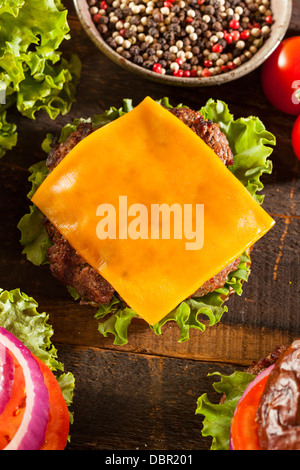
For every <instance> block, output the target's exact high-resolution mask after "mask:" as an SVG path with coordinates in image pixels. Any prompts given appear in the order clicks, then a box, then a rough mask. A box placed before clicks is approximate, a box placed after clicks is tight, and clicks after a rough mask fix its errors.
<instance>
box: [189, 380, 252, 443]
mask: <svg viewBox="0 0 300 470" xmlns="http://www.w3.org/2000/svg"><path fill="white" fill-rule="evenodd" d="M208 375H209V376H212V375H218V376H219V377H220V381H219V382H215V383H214V384H213V387H214V389H215V391H216V392H218V393H220V394H221V396H222V397H223V396H224V395H225V400H224V401H222V403H217V404H215V403H212V402H211V401H210V400H209V398H208V396H207V393H204V394H203V395H201V396H200V397H199V398H198V400H197V408H196V414H197V415H202V416H203V417H204V419H203V423H202V424H203V427H202V430H201V433H202V435H203V436H204V437H207V436H210V437H212V444H211V450H229V442H230V426H231V421H232V418H233V414H234V410H235V408H236V406H237V403H238V401H239V400H240V398H241V396H242V395H243V393H244V391H245V389H246V387H247V385H248V384H249V383H250V382H252V380H254V377H255V376H254V375H252V374H248V373H247V372H239V371H236V372H234V373H233V374H231V375H229V376H228V375H222V374H221V373H219V372H214V373H212V374H208Z"/></svg>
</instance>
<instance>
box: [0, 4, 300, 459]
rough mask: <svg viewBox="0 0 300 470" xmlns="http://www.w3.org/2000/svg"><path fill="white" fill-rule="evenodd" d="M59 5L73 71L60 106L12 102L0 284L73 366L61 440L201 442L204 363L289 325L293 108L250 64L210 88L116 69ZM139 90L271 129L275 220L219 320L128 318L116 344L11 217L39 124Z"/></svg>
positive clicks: (81, 443)
mask: <svg viewBox="0 0 300 470" xmlns="http://www.w3.org/2000/svg"><path fill="white" fill-rule="evenodd" d="M65 5H66V7H67V8H68V9H69V23H70V26H71V33H72V39H71V40H70V41H66V42H65V43H64V45H63V50H64V52H65V53H66V54H67V55H68V54H69V52H70V51H73V52H74V51H75V52H77V53H78V54H79V56H80V58H81V60H82V64H83V71H82V80H81V84H80V86H79V89H78V95H77V102H76V104H75V105H74V106H73V108H72V111H71V112H70V113H69V115H67V116H64V117H58V118H57V120H56V121H51V120H50V119H48V118H47V117H46V116H45V115H44V114H43V115H40V116H39V117H38V119H37V120H36V121H30V120H28V119H26V118H22V117H20V115H18V113H17V112H14V111H12V112H11V115H10V118H11V120H14V122H16V123H17V124H18V128H19V142H18V145H17V147H16V148H15V149H14V150H13V151H11V152H10V153H8V154H7V156H6V157H5V158H3V159H2V160H1V162H0V168H1V170H0V194H1V199H0V213H1V219H2V220H1V222H2V223H1V229H0V259H1V265H0V285H1V287H2V288H4V289H13V288H16V287H19V288H21V290H22V291H23V292H26V293H27V294H28V295H30V296H32V297H34V298H35V299H36V300H37V301H38V302H39V305H40V311H47V312H48V313H49V315H50V320H49V322H50V323H51V324H52V325H53V327H54V330H55V335H54V337H53V341H54V343H55V345H56V346H57V348H58V352H59V358H60V360H61V361H62V362H64V363H65V367H66V370H67V371H68V370H70V371H72V372H73V373H74V375H75V377H76V389H75V397H74V404H73V411H74V416H75V422H74V425H73V426H72V428H71V436H72V439H71V443H70V444H69V445H68V449H70V450H79V449H80V450H96V449H97V450H99V449H129V450H134V449H145V450H157V449H159V450H172V449H173V450H176V449H177V450H191V449H208V448H209V446H210V440H209V439H203V438H202V436H201V432H200V430H201V418H200V417H199V416H195V408H196V400H197V398H198V396H199V395H201V394H202V393H204V392H205V391H208V392H209V393H210V396H211V398H213V395H212V394H211V390H212V388H211V383H212V381H213V379H212V378H209V377H207V374H208V373H209V372H212V371H215V370H220V371H223V372H225V373H231V372H233V371H234V370H235V369H237V368H239V369H241V368H243V367H245V366H247V365H248V364H249V363H251V362H252V360H255V359H259V358H260V357H262V356H264V355H266V354H267V353H268V352H270V351H271V350H272V349H273V347H274V346H276V345H278V344H279V343H282V342H290V341H291V340H292V339H294V338H296V337H297V336H300V314H299V304H300V289H299V285H300V279H299V273H300V270H299V266H300V249H299V248H300V247H299V234H300V191H299V190H300V180H299V176H300V165H299V162H298V161H297V159H296V157H295V156H294V154H293V151H292V147H291V141H290V136H291V129H292V125H293V122H294V118H293V117H290V116H287V115H284V114H282V113H280V112H279V111H277V110H276V109H274V108H273V107H272V106H271V105H270V104H269V103H268V102H267V100H266V98H265V97H264V94H263V92H262V88H261V84H260V70H257V71H255V72H253V73H251V74H250V75H249V76H247V77H245V78H242V79H239V80H238V81H236V82H233V83H230V84H226V85H222V86H220V87H212V88H203V89H202V88H191V89H188V88H179V87H171V86H163V85H161V84H156V83H153V82H150V81H144V80H142V79H141V78H140V77H137V76H135V75H132V74H131V73H129V72H127V71H125V70H123V69H121V68H120V67H119V66H117V65H115V64H114V63H112V62H111V61H110V60H108V59H107V58H106V57H105V56H104V55H103V54H102V53H101V52H99V51H98V50H97V49H96V47H95V46H94V45H93V44H92V43H91V41H90V40H89V39H88V38H87V36H86V34H85V33H84V32H83V30H82V28H81V26H80V23H79V21H78V19H77V17H76V14H75V11H74V8H73V4H72V1H71V0H65ZM299 25H300V5H299V2H298V1H297V0H295V1H294V11H293V18H292V21H291V24H290V29H289V31H288V35H289V36H290V35H295V34H298V35H299V34H300V26H299ZM146 95H149V96H151V97H152V98H154V99H159V98H161V97H164V96H168V97H169V98H170V102H171V103H172V104H174V105H175V104H177V103H180V102H181V103H184V104H185V105H187V106H190V107H191V108H194V109H199V108H200V107H201V106H202V105H203V104H204V103H205V102H206V101H207V100H208V99H209V98H211V97H212V98H214V99H222V100H224V101H226V102H227V103H228V105H229V108H230V110H231V112H232V113H234V115H235V117H240V116H248V115H251V114H252V115H257V116H259V117H260V118H261V119H262V121H263V122H264V123H265V125H266V127H267V129H268V130H269V131H271V132H273V133H274V134H275V135H276V137H277V146H276V149H275V150H274V153H273V154H272V161H273V164H274V171H273V174H272V176H271V177H269V176H268V177H267V178H265V180H264V182H265V189H264V194H265V203H264V208H265V209H266V210H267V211H268V212H269V213H270V214H271V215H272V216H273V217H274V219H275V221H276V225H275V227H274V229H272V230H271V231H270V232H269V233H268V234H267V235H266V236H265V237H264V238H263V239H262V240H261V241H259V242H258V243H257V244H256V245H255V248H254V250H253V255H252V259H253V264H252V273H251V276H250V279H249V282H248V283H247V285H245V287H244V294H243V296H242V297H238V296H233V297H232V298H231V299H230V300H229V301H228V303H227V306H228V309H229V312H228V313H226V314H225V315H224V316H223V319H222V321H221V323H219V324H218V325H216V326H213V327H211V328H207V329H206V331H205V332H204V333H201V332H199V331H192V332H191V338H190V341H189V342H186V343H183V344H179V343H178V342H177V340H178V331H179V330H178V328H177V326H176V325H171V324H168V325H167V326H165V327H164V328H163V334H162V335H161V336H155V335H154V333H152V332H151V331H150V329H149V327H148V326H146V325H142V324H134V325H132V326H131V327H130V330H129V343H128V344H127V345H126V346H122V347H117V346H114V345H113V340H112V338H111V337H109V338H103V337H102V336H100V334H99V333H98V331H97V321H96V320H95V319H94V310H92V309H91V308H89V307H82V306H79V305H77V304H76V303H75V302H74V301H73V300H72V299H71V298H70V296H69V294H68V293H67V292H66V290H65V288H64V287H63V286H61V285H60V283H59V282H57V281H56V280H55V279H54V278H53V277H52V275H51V274H50V271H49V269H48V267H47V266H44V267H41V268H37V267H34V266H33V265H31V264H30V263H29V262H27V261H26V260H25V259H24V257H23V256H22V255H21V251H22V249H21V246H20V244H19V238H20V234H19V231H18V230H17V228H16V227H17V223H18V221H19V219H20V218H21V217H22V215H23V214H24V213H26V212H27V209H28V201H27V198H26V194H27V192H28V189H29V186H28V182H27V177H28V173H27V169H28V167H29V166H30V165H31V164H33V163H34V162H37V161H40V160H42V159H43V158H44V154H43V152H42V151H41V148H40V147H41V142H42V141H43V139H44V136H45V134H46V133H47V132H52V133H58V132H59V131H60V128H61V126H62V125H63V124H65V123H67V122H69V121H71V120H72V119H73V118H75V117H89V116H93V115H94V114H97V113H100V112H103V111H104V110H105V109H107V108H109V107H110V106H116V107H119V106H121V105H122V99H123V98H132V99H133V102H134V104H138V103H139V102H140V101H141V100H142V99H143V98H144V97H145V96H146Z"/></svg>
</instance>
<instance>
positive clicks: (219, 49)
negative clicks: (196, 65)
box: [212, 44, 223, 52]
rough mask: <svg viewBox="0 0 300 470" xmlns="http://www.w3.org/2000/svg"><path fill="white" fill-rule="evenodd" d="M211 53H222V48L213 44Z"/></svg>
mask: <svg viewBox="0 0 300 470" xmlns="http://www.w3.org/2000/svg"><path fill="white" fill-rule="evenodd" d="M212 51H213V52H222V51H223V47H222V46H221V44H214V46H213V47H212Z"/></svg>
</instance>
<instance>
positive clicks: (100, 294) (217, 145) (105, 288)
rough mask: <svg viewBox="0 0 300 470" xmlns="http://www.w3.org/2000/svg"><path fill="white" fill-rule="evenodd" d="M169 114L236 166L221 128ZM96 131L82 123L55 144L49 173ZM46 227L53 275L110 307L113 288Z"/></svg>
mask: <svg viewBox="0 0 300 470" xmlns="http://www.w3.org/2000/svg"><path fill="white" fill-rule="evenodd" d="M170 112H171V113H172V114H174V115H175V116H176V117H178V119H180V120H181V121H182V122H184V123H185V124H186V125H187V126H189V128H190V129H191V130H192V131H193V132H195V133H196V134H197V135H198V136H199V137H200V138H201V139H203V140H204V142H206V144H207V145H208V146H209V147H211V148H212V150H214V152H215V153H216V154H217V155H218V157H219V158H220V159H221V161H222V162H223V163H224V164H225V165H226V166H229V165H232V164H233V155H232V151H231V149H230V147H229V143H228V141H227V138H226V136H225V135H224V134H223V133H222V132H221V130H220V127H219V125H218V124H215V123H213V122H212V121H209V120H205V119H204V117H203V116H202V115H201V114H200V113H199V112H197V111H193V110H191V109H188V108H180V109H179V108H173V109H171V110H170ZM93 131H94V129H93V127H92V125H91V124H89V123H81V124H79V126H78V128H77V130H75V131H74V132H72V133H71V134H70V136H69V137H68V138H67V139H66V140H65V141H64V142H62V143H59V142H55V141H54V142H53V144H52V149H51V151H50V152H49V155H48V158H47V162H46V163H47V167H48V168H49V172H51V171H52V170H53V168H55V167H56V165H58V164H59V163H60V162H61V161H62V160H63V158H64V157H65V156H66V155H67V154H68V153H69V152H70V151H71V150H72V149H73V148H74V147H75V146H76V145H77V144H78V143H79V142H80V141H81V140H82V139H84V138H85V137H87V136H88V135H89V134H91V133H92V132H93ZM44 224H45V227H46V230H47V232H48V235H49V237H50V239H51V241H52V243H53V245H52V246H51V247H50V248H49V249H48V253H47V256H48V260H49V262H50V270H51V272H52V274H53V275H54V276H55V277H56V278H57V279H58V280H59V281H61V282H62V283H63V284H65V285H66V286H71V287H73V288H74V289H76V291H77V292H78V294H79V295H80V296H81V297H82V298H83V299H85V300H86V301H89V302H92V303H94V304H95V305H99V304H102V303H103V304H109V302H110V301H111V299H112V297H113V295H114V293H115V292H114V289H113V287H112V286H111V285H110V284H109V283H108V282H107V281H106V280H105V279H104V278H103V277H102V276H101V275H100V274H99V273H97V272H96V271H95V270H94V268H92V267H91V266H90V265H89V264H88V263H86V262H85V261H84V259H83V258H82V257H81V256H79V255H78V254H77V253H76V251H75V250H74V249H73V248H72V247H71V245H70V244H69V242H68V241H67V240H66V239H65V238H64V237H63V236H62V235H61V234H60V233H59V231H58V230H57V229H56V228H55V227H54V226H53V224H51V222H50V221H49V220H48V219H46V218H44ZM238 265H239V258H238V259H237V260H235V261H234V262H233V263H231V264H229V265H228V266H227V267H225V268H224V269H223V270H222V271H221V272H220V273H219V274H217V275H216V276H214V277H213V278H212V279H210V280H208V281H207V282H205V283H204V284H203V285H202V286H200V287H199V289H198V290H197V292H196V293H195V294H194V296H197V297H199V296H203V295H205V294H207V293H209V292H213V291H214V290H215V289H217V288H220V287H223V286H224V284H225V282H226V279H227V276H228V274H229V273H230V272H232V271H235V270H236V269H237V267H238Z"/></svg>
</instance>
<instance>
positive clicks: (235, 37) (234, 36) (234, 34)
mask: <svg viewBox="0 0 300 470" xmlns="http://www.w3.org/2000/svg"><path fill="white" fill-rule="evenodd" d="M231 37H232V40H233V41H238V40H239V39H240V33H239V32H238V31H232V33H231Z"/></svg>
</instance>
